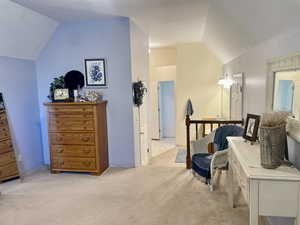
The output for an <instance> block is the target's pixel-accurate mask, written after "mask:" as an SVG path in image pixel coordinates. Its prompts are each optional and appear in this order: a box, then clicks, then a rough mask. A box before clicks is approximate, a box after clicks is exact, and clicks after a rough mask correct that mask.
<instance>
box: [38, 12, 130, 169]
mask: <svg viewBox="0 0 300 225" xmlns="http://www.w3.org/2000/svg"><path fill="white" fill-rule="evenodd" d="M85 58H106V60H107V68H106V69H107V79H108V86H109V87H108V88H107V89H100V91H102V92H103V94H104V98H105V99H106V100H108V113H107V116H108V137H109V160H110V165H111V166H124V167H133V166H134V137H133V103H132V85H131V80H132V77H131V56H130V30H129V19H128V18H123V17H116V18H107V19H101V20H97V21H82V22H77V23H65V24H61V25H60V26H59V27H58V28H57V30H56V32H55V33H54V35H53V36H52V38H51V40H50V41H49V42H48V44H47V46H46V47H45V49H44V50H43V51H42V53H41V55H40V57H39V59H38V60H37V62H36V67H37V84H38V97H39V107H40V119H41V128H42V138H43V155H44V160H45V163H46V164H49V151H48V137H47V123H46V114H45V107H44V106H43V102H45V101H49V100H48V99H47V95H48V93H49V84H50V83H51V82H52V80H53V78H54V77H58V76H60V75H64V74H65V73H66V72H68V71H70V70H74V69H75V70H79V71H81V72H82V73H84V59H85Z"/></svg>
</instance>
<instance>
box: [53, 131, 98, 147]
mask: <svg viewBox="0 0 300 225" xmlns="http://www.w3.org/2000/svg"><path fill="white" fill-rule="evenodd" d="M49 138H50V143H51V144H67V145H68V144H69V145H95V134H94V133H49Z"/></svg>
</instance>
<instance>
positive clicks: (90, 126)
mask: <svg viewBox="0 0 300 225" xmlns="http://www.w3.org/2000/svg"><path fill="white" fill-rule="evenodd" d="M48 124H49V131H94V130H95V123H94V120H93V119H85V118H75V119H74V118H54V117H50V118H49V123H48Z"/></svg>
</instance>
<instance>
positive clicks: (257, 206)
mask: <svg viewBox="0 0 300 225" xmlns="http://www.w3.org/2000/svg"><path fill="white" fill-rule="evenodd" d="M227 139H228V142H229V184H230V187H229V190H230V191H229V200H230V204H231V206H232V207H235V195H234V194H235V193H236V187H237V186H238V187H239V189H240V190H241V193H242V195H243V196H244V199H245V200H246V202H247V204H248V205H249V209H250V225H260V224H262V223H261V222H262V217H269V216H274V217H292V218H295V224H296V225H300V197H299V196H300V172H299V170H298V169H296V168H295V167H290V166H287V165H285V164H282V165H281V166H280V167H278V168H276V169H274V170H270V169H265V168H263V167H262V166H261V162H260V147H259V144H254V145H249V144H247V143H245V142H244V140H243V139H242V138H240V137H229V138H227Z"/></svg>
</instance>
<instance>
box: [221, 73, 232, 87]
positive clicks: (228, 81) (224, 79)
mask: <svg viewBox="0 0 300 225" xmlns="http://www.w3.org/2000/svg"><path fill="white" fill-rule="evenodd" d="M218 84H219V85H223V87H224V88H230V87H231V85H233V79H232V78H231V76H230V75H228V74H224V75H222V76H221V78H220V80H219V81H218Z"/></svg>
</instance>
